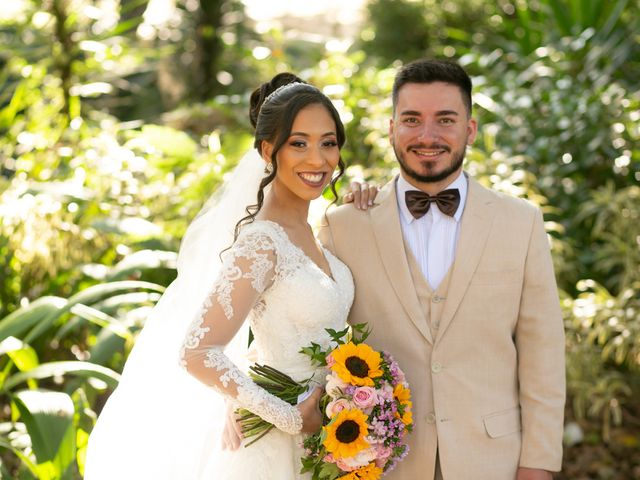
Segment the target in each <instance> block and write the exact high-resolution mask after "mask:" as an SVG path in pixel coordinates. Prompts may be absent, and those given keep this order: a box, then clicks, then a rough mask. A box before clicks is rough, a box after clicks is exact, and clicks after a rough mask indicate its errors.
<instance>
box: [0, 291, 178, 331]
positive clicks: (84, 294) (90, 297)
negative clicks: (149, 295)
mask: <svg viewBox="0 0 640 480" xmlns="http://www.w3.org/2000/svg"><path fill="white" fill-rule="evenodd" d="M142 289H147V290H154V291H157V292H164V290H165V288H164V287H163V286H162V285H157V284H155V283H150V282H138V281H122V282H110V283H102V284H99V285H94V286H92V287H89V288H86V289H84V290H82V291H80V292H78V293H77V294H75V295H73V296H72V297H70V298H69V299H68V300H67V301H66V302H67V303H66V305H65V306H64V307H63V308H60V309H58V310H57V311H53V312H50V313H49V315H48V316H46V317H45V318H43V319H42V321H40V322H39V323H38V325H36V326H35V327H34V328H33V329H32V330H31V331H30V332H29V334H28V335H27V336H26V337H25V341H26V342H29V343H30V342H31V341H32V340H34V339H35V338H38V337H39V336H40V335H42V334H44V332H46V331H47V330H48V329H49V328H50V327H51V325H52V324H53V322H55V321H56V320H57V319H58V318H59V317H60V316H61V315H63V314H64V313H67V312H68V311H69V310H70V309H71V307H73V306H74V305H76V304H84V305H91V304H93V303H96V302H99V301H100V300H103V299H104V298H106V297H109V296H112V295H115V294H118V293H121V292H123V291H128V290H142ZM34 303H35V302H34ZM0 338H1V337H0Z"/></svg>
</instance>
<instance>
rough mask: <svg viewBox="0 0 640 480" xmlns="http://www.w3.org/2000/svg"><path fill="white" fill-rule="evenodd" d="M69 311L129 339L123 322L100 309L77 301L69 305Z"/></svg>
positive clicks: (129, 335) (127, 330) (128, 333)
mask: <svg viewBox="0 0 640 480" xmlns="http://www.w3.org/2000/svg"><path fill="white" fill-rule="evenodd" d="M71 313H73V314H74V315H77V316H78V317H80V318H84V319H85V320H87V321H89V322H91V323H95V324H96V325H99V326H101V327H102V328H106V329H108V330H109V331H111V332H113V333H115V334H116V335H118V336H119V337H122V338H124V339H125V340H128V339H131V332H130V331H129V329H128V328H127V326H126V325H125V324H124V323H122V322H121V321H120V320H118V319H117V318H113V317H112V316H111V315H107V314H106V313H103V312H101V311H100V310H97V309H95V308H92V307H89V306H87V305H83V304H82V303H78V304H76V305H74V306H73V307H71Z"/></svg>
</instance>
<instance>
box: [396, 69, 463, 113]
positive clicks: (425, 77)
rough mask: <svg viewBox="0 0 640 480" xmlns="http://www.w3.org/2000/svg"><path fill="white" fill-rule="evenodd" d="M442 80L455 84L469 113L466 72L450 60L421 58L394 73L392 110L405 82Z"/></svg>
mask: <svg viewBox="0 0 640 480" xmlns="http://www.w3.org/2000/svg"><path fill="white" fill-rule="evenodd" d="M433 82H444V83H450V84H452V85H455V86H457V87H458V88H459V89H460V93H461V94H462V101H463V102H464V104H465V106H466V107H467V113H468V114H469V115H471V78H469V75H467V72H465V71H464V69H463V68H462V67H461V66H460V65H458V64H457V63H455V62H452V61H450V60H434V59H422V60H416V61H413V62H411V63H407V64H406V65H405V66H403V67H402V68H401V69H400V71H398V73H397V74H396V78H395V80H394V82H393V93H392V99H393V111H394V112H395V110H396V104H397V103H398V95H399V92H400V89H401V88H402V86H403V85H405V84H407V83H433Z"/></svg>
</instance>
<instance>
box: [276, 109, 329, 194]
mask: <svg viewBox="0 0 640 480" xmlns="http://www.w3.org/2000/svg"><path fill="white" fill-rule="evenodd" d="M276 158H277V162H278V172H277V174H276V178H275V180H274V181H275V182H276V183H279V184H280V185H281V186H284V187H285V188H287V189H288V190H289V191H291V193H293V194H294V195H295V196H297V197H299V198H301V199H303V200H313V199H314V198H318V197H319V196H320V195H322V192H323V190H324V188H325V187H326V186H327V184H328V183H329V182H330V181H331V177H332V175H333V171H334V170H335V168H336V166H337V165H338V161H339V160H340V147H339V146H338V140H337V137H336V125H335V122H334V121H333V118H332V117H331V115H330V114H329V112H328V111H327V109H326V108H325V107H324V106H323V105H321V104H319V103H318V104H311V105H309V106H307V107H305V108H303V109H302V110H300V112H299V113H298V115H297V116H296V118H295V120H294V121H293V125H292V126H291V135H289V138H288V139H287V141H286V142H285V143H284V145H282V147H281V148H280V150H279V151H278V153H277V157H276Z"/></svg>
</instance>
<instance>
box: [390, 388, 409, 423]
mask: <svg viewBox="0 0 640 480" xmlns="http://www.w3.org/2000/svg"><path fill="white" fill-rule="evenodd" d="M393 397H394V398H395V399H396V400H397V401H398V402H400V405H402V406H403V407H404V408H403V412H404V413H403V414H402V415H400V414H399V413H398V412H396V418H399V419H400V420H402V423H404V424H405V425H410V424H411V423H413V414H412V412H411V407H412V406H413V403H412V402H411V390H409V389H408V388H406V387H405V386H404V385H403V384H401V383H399V384H397V385H396V386H395V388H394V389H393Z"/></svg>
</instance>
